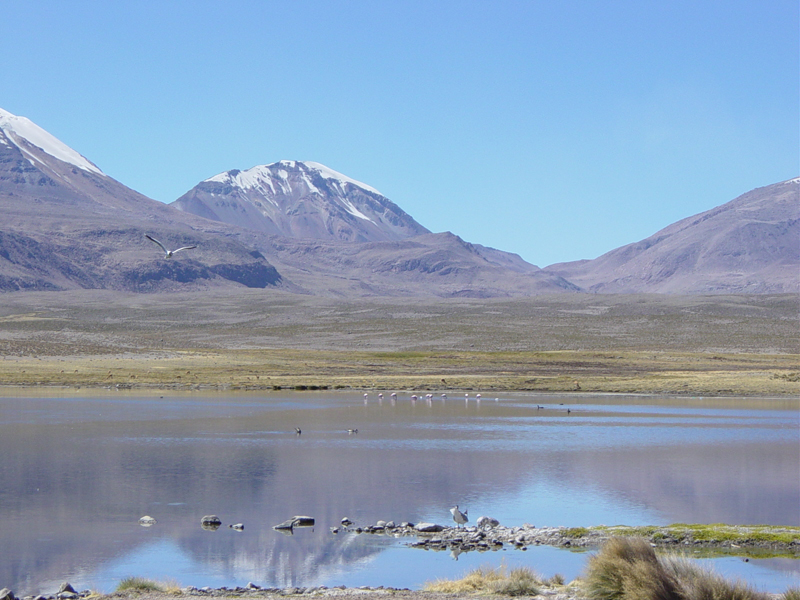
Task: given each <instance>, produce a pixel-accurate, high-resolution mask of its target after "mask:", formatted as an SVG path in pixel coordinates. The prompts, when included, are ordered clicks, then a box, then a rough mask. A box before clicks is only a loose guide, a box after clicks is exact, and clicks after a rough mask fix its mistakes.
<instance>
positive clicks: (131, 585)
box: [115, 577, 166, 592]
mask: <svg viewBox="0 0 800 600" xmlns="http://www.w3.org/2000/svg"><path fill="white" fill-rule="evenodd" d="M129 590H137V591H140V592H165V591H166V589H165V588H164V586H162V585H161V584H160V583H158V582H155V581H153V580H152V579H145V578H144V577H126V578H125V579H123V580H122V581H120V582H119V585H117V589H116V590H115V591H117V592H124V591H129Z"/></svg>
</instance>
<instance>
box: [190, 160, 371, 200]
mask: <svg viewBox="0 0 800 600" xmlns="http://www.w3.org/2000/svg"><path fill="white" fill-rule="evenodd" d="M287 169H289V170H291V171H298V170H299V171H300V172H301V173H303V174H305V175H306V177H304V179H305V181H306V183H307V185H308V186H309V188H310V189H311V190H312V191H316V192H319V190H318V189H316V187H315V186H314V184H313V183H312V182H311V180H310V178H309V177H308V175H311V174H317V175H319V176H320V177H322V178H323V179H327V180H330V181H332V182H334V183H338V184H339V186H340V187H343V186H344V184H346V183H349V184H352V185H355V186H357V187H360V188H361V189H363V190H366V191H368V192H372V193H373V194H378V195H379V196H383V194H381V193H380V192H379V191H378V190H376V189H375V188H374V187H372V186H369V185H367V184H366V183H362V182H360V181H356V180H355V179H352V178H351V177H348V176H347V175H343V174H342V173H339V172H338V171H334V170H333V169H331V168H330V167H326V166H325V165H323V164H320V163H318V162H312V161H298V160H279V161H278V162H274V163H271V164H268V165H258V166H255V167H252V168H251V169H247V170H246V171H240V170H238V169H233V170H232V171H226V172H224V173H220V174H219V175H214V176H213V177H209V178H208V179H206V181H218V182H221V183H229V184H231V185H236V186H238V187H241V188H258V187H260V186H263V185H265V184H266V185H267V187H269V188H270V191H272V192H273V193H275V188H274V185H273V181H272V180H273V178H278V179H282V180H287V179H288V177H289V171H287Z"/></svg>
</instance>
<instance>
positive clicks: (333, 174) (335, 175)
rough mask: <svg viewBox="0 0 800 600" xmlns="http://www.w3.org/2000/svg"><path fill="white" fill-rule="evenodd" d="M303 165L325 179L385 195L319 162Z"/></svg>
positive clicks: (307, 162)
mask: <svg viewBox="0 0 800 600" xmlns="http://www.w3.org/2000/svg"><path fill="white" fill-rule="evenodd" d="M303 164H304V165H306V166H307V167H309V168H311V169H314V170H315V171H319V173H320V175H322V176H323V177H324V178H325V179H333V180H335V181H339V182H341V183H351V184H353V185H357V186H358V187H360V188H361V189H364V190H367V191H368V192H372V193H373V194H378V195H379V196H383V194H381V193H380V192H379V191H378V190H376V189H375V188H374V187H371V186H369V185H367V184H366V183H361V182H360V181H356V180H355V179H351V178H350V177H348V176H347V175H342V174H341V173H339V172H338V171H334V170H333V169H331V168H328V167H326V166H325V165H322V164H320V163H318V162H311V161H306V162H304V163H303Z"/></svg>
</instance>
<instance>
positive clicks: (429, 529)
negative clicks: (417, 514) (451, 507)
mask: <svg viewBox="0 0 800 600" xmlns="http://www.w3.org/2000/svg"><path fill="white" fill-rule="evenodd" d="M414 529H415V530H416V531H419V532H420V533H438V532H440V531H444V527H443V526H442V525H437V524H436V523H417V524H416V525H415V526H414Z"/></svg>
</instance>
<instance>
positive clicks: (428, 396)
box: [364, 392, 500, 404]
mask: <svg viewBox="0 0 800 600" xmlns="http://www.w3.org/2000/svg"><path fill="white" fill-rule="evenodd" d="M389 398H390V399H391V401H392V403H395V402H396V401H397V392H392V393H391V394H389ZM422 398H424V399H425V400H427V401H428V402H431V401H432V400H433V394H425V395H424V396H422ZM440 398H441V399H442V400H447V394H442V395H441V396H440ZM419 399H420V396H418V395H417V394H411V402H416V401H417V400H419ZM469 399H470V395H469V392H467V393H465V394H464V400H465V401H466V402H469ZM481 399H482V396H481V395H480V394H475V400H476V401H477V402H480V401H481ZM499 400H500V398H495V399H494V401H495V402H498V401H499ZM378 401H379V402H380V401H383V392H378ZM368 402H369V392H364V404H366V403H368Z"/></svg>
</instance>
